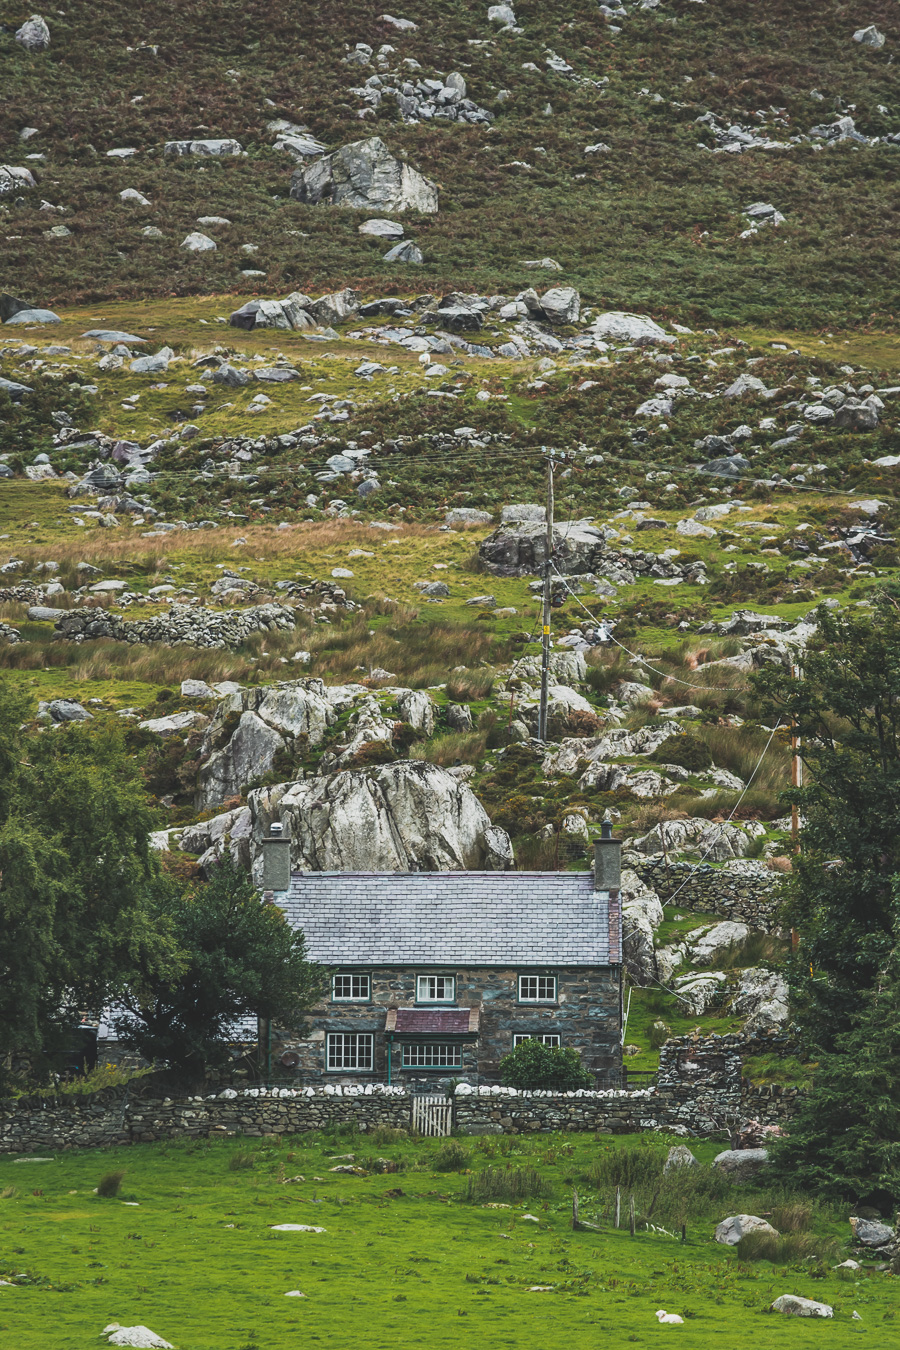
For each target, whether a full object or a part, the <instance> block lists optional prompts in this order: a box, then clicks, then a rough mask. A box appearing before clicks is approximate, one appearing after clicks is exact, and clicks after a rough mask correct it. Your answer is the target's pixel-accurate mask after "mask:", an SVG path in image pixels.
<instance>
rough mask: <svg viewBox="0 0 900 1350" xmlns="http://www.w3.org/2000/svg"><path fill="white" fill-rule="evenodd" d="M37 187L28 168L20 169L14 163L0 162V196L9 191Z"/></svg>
mask: <svg viewBox="0 0 900 1350" xmlns="http://www.w3.org/2000/svg"><path fill="white" fill-rule="evenodd" d="M35 187H37V183H36V182H35V181H34V176H33V174H32V172H31V170H30V169H21V168H19V167H17V166H16V165H15V164H0V197H3V196H5V195H6V194H7V193H9V192H23V191H27V189H28V188H35Z"/></svg>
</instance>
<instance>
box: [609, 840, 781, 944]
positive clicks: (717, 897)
mask: <svg viewBox="0 0 900 1350" xmlns="http://www.w3.org/2000/svg"><path fill="white" fill-rule="evenodd" d="M627 864H628V866H629V867H631V868H633V869H634V871H635V872H637V874H638V876H639V877H640V879H641V881H643V882H644V884H645V885H647V886H649V887H650V888H651V890H654V891H656V893H657V895H658V896H659V898H660V900H661V901H662V903H663V904H664V905H666V904H668V903H669V899H670V897H672V896H674V895H675V893H676V891H677V892H678V895H677V904H678V908H679V909H685V910H692V911H698V912H700V913H702V914H721V915H722V917H723V918H724V919H732V920H733V921H735V922H737V923H746V924H748V925H749V926H750V927H751V928H759V929H762V930H763V932H766V933H773V932H777V931H778V929H779V928H780V921H779V908H780V906H781V904H782V902H783V899H784V892H783V881H784V878H783V876H781V875H780V874H779V873H777V872H768V871H766V870H765V869H764V868H763V867H761V866H760V865H758V864H755V863H753V862H747V861H743V862H740V863H737V864H736V863H732V864H731V865H730V866H729V867H725V868H720V867H711V866H710V865H709V863H701V864H700V865H699V866H698V865H697V864H696V863H690V862H671V861H670V862H668V863H667V862H666V859H665V858H664V857H663V855H662V854H661V853H656V854H652V855H651V856H650V857H642V856H641V855H640V854H638V853H629V854H628V858H627ZM685 882H687V885H684V883H685ZM682 886H684V889H683V890H682V889H681V887H682Z"/></svg>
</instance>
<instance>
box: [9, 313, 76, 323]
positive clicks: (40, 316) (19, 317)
mask: <svg viewBox="0 0 900 1350" xmlns="http://www.w3.org/2000/svg"><path fill="white" fill-rule="evenodd" d="M6 322H7V324H17V323H22V324H25V323H61V322H62V320H61V319H60V317H59V315H58V314H54V313H53V310H52V309H20V310H17V311H16V313H15V314H13V315H12V316H11V318H9V319H7V320H6Z"/></svg>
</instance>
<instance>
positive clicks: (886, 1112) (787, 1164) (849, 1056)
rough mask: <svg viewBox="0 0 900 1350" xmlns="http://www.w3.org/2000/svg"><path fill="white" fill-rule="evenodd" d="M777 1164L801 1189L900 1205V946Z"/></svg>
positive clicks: (819, 1073) (828, 1062)
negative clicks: (898, 1202)
mask: <svg viewBox="0 0 900 1350" xmlns="http://www.w3.org/2000/svg"><path fill="white" fill-rule="evenodd" d="M898 934H900V926H898ZM775 1165H776V1166H777V1168H778V1169H779V1171H780V1172H781V1173H782V1174H783V1175H784V1177H785V1179H786V1180H789V1181H790V1183H791V1184H792V1185H794V1186H798V1187H800V1188H801V1189H809V1190H812V1191H815V1192H819V1193H821V1194H826V1195H833V1196H836V1197H841V1198H848V1199H852V1200H872V1201H878V1202H881V1203H884V1201H885V1200H888V1201H891V1200H892V1201H894V1202H896V1201H900V947H898V946H896V945H895V946H894V948H893V949H892V951H891V952H890V954H889V956H888V959H887V960H886V962H885V964H884V967H883V969H882V971H881V972H880V974H879V976H878V979H877V982H876V985H875V987H874V989H872V990H868V991H866V993H865V995H864V996H863V997H862V998H861V999H860V1002H859V1007H858V1010H857V1012H856V1013H855V1014H854V1015H853V1016H852V1018H851V1025H850V1029H849V1030H848V1031H846V1032H843V1033H841V1034H840V1035H838V1036H837V1038H836V1044H835V1048H834V1050H830V1051H827V1052H825V1053H824V1054H823V1055H822V1056H821V1059H820V1060H819V1063H818V1064H817V1066H816V1069H815V1076H814V1078H813V1084H812V1087H811V1088H810V1090H809V1091H808V1093H806V1094H805V1095H804V1097H803V1098H802V1099H801V1103H800V1107H799V1110H798V1112H797V1114H796V1115H795V1116H794V1117H793V1119H792V1120H791V1122H790V1125H789V1135H788V1136H787V1137H786V1138H785V1139H783V1140H781V1141H779V1142H778V1143H776V1145H775Z"/></svg>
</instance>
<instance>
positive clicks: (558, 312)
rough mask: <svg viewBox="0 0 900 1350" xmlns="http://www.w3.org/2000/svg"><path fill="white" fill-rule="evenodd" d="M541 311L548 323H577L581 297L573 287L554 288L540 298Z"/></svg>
mask: <svg viewBox="0 0 900 1350" xmlns="http://www.w3.org/2000/svg"><path fill="white" fill-rule="evenodd" d="M541 309H542V310H543V311H544V315H545V317H546V319H547V320H548V322H549V323H557V324H564V323H577V322H578V316H579V314H580V313H581V296H580V295H579V294H578V292H577V291H576V290H575V287H574V286H554V287H552V288H551V289H550V290H549V291H544V294H543V295H542V296H541Z"/></svg>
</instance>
